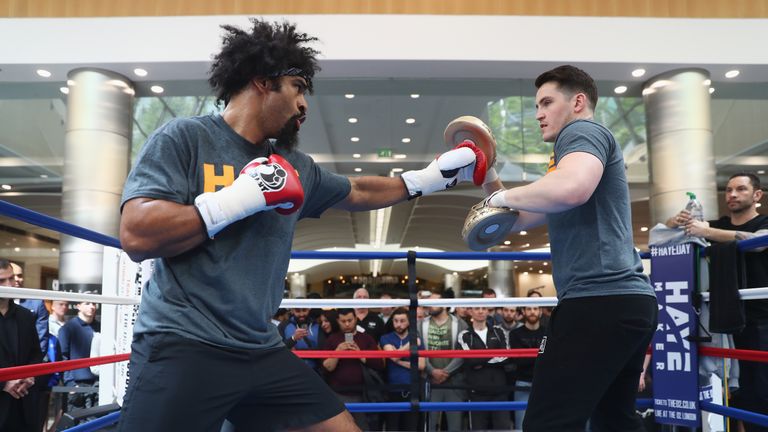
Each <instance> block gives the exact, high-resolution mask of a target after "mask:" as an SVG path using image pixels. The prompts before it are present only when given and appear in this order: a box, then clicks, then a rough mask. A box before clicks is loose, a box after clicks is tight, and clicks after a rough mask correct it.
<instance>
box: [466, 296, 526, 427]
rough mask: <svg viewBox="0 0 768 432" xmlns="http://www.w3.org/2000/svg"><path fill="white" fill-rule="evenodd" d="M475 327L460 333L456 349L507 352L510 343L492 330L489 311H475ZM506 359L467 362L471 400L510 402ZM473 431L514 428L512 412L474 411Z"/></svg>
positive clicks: (479, 308)
mask: <svg viewBox="0 0 768 432" xmlns="http://www.w3.org/2000/svg"><path fill="white" fill-rule="evenodd" d="M470 313H471V314H472V327H470V328H468V329H466V330H464V331H462V332H461V333H459V337H458V341H457V343H456V349H461V350H465V351H468V350H483V349H506V348H507V340H506V339H505V336H504V332H503V331H501V329H500V328H498V327H488V325H487V323H488V320H487V318H488V308H485V307H473V308H472V310H471V312H470ZM506 362H507V358H506V357H493V358H468V359H464V365H463V368H464V374H465V375H466V380H467V383H471V385H472V387H473V388H472V389H471V390H470V392H469V400H471V401H473V402H479V401H505V400H507V394H508V393H507V390H506V387H507V380H506V373H505V372H504V364H505V363H506ZM470 419H471V420H470V427H471V430H487V429H502V430H509V429H510V428H511V427H512V422H511V419H510V413H509V411H472V412H471V413H470Z"/></svg>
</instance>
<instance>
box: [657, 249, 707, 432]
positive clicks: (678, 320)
mask: <svg viewBox="0 0 768 432" xmlns="http://www.w3.org/2000/svg"><path fill="white" fill-rule="evenodd" d="M695 255H696V254H695V246H694V245H693V244H689V243H688V244H679V245H672V246H663V247H651V282H652V283H653V287H654V290H655V291H656V298H657V299H658V303H659V324H658V327H657V328H656V333H655V334H654V337H653V346H652V348H653V361H652V366H653V408H654V411H655V414H656V422H657V423H664V424H674V425H680V426H687V427H697V426H700V424H701V415H700V410H699V386H698V369H699V362H698V355H697V353H698V351H697V350H698V346H697V345H696V343H692V342H691V341H690V340H689V336H696V335H697V330H698V315H697V314H696V313H695V310H694V308H693V306H692V304H691V295H692V293H693V292H694V289H695V280H696V279H695V275H694V271H695V266H694V260H695Z"/></svg>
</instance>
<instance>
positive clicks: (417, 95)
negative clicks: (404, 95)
mask: <svg viewBox="0 0 768 432" xmlns="http://www.w3.org/2000/svg"><path fill="white" fill-rule="evenodd" d="M420 97H421V95H420V94H418V93H411V99H418V98H420Z"/></svg>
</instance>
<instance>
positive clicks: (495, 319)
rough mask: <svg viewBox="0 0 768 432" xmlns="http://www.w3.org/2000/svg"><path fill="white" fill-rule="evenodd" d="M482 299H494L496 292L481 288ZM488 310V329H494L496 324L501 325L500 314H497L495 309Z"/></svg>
mask: <svg viewBox="0 0 768 432" xmlns="http://www.w3.org/2000/svg"><path fill="white" fill-rule="evenodd" d="M482 297H483V298H496V291H494V290H492V289H490V288H483V293H482ZM486 309H488V327H494V326H496V325H498V324H501V321H502V318H501V314H499V313H498V312H497V311H496V309H497V308H496V307H489V308H486Z"/></svg>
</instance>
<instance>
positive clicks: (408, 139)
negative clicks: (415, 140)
mask: <svg viewBox="0 0 768 432" xmlns="http://www.w3.org/2000/svg"><path fill="white" fill-rule="evenodd" d="M400 141H402V142H404V143H409V142H411V139H410V138H403V139H401V140H400Z"/></svg>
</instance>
